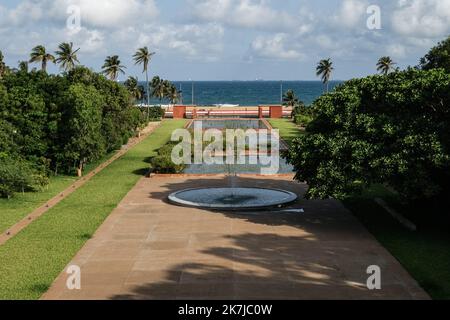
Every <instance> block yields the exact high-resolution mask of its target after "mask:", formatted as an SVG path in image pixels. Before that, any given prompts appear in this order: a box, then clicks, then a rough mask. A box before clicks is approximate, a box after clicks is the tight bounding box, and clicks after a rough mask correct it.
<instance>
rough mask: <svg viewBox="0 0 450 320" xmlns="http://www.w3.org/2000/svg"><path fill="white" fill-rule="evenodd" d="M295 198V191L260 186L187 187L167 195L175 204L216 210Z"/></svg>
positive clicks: (265, 205) (248, 207)
mask: <svg viewBox="0 0 450 320" xmlns="http://www.w3.org/2000/svg"><path fill="white" fill-rule="evenodd" d="M296 200H297V195H296V194H295V193H292V192H289V191H284V190H278V189H261V188H205V189H187V190H182V191H178V192H175V193H172V194H171V195H170V196H169V201H170V202H172V203H174V204H177V205H181V206H187V207H196V208H205V209H216V210H252V209H264V208H271V207H276V206H281V205H286V204H289V203H292V202H294V201H296Z"/></svg>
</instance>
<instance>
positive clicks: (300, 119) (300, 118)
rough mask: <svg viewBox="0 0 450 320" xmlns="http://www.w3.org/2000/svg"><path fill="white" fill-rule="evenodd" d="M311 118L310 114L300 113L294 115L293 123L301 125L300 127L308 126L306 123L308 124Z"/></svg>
mask: <svg viewBox="0 0 450 320" xmlns="http://www.w3.org/2000/svg"><path fill="white" fill-rule="evenodd" d="M312 120H313V118H312V116H309V115H302V114H301V115H296V116H295V118H294V122H295V124H297V125H299V126H302V127H306V126H308V124H310V123H311V121H312Z"/></svg>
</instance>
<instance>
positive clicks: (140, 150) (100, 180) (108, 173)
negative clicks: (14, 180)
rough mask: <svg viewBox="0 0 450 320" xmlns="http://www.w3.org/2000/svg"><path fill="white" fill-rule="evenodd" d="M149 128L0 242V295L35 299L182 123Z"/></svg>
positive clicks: (133, 183) (169, 122)
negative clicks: (137, 140)
mask: <svg viewBox="0 0 450 320" xmlns="http://www.w3.org/2000/svg"><path fill="white" fill-rule="evenodd" d="M184 124H185V121H184V120H177V121H164V122H163V123H162V124H161V126H160V127H159V128H158V129H156V130H155V132H154V133H153V134H152V135H150V136H149V137H148V138H146V139H145V140H144V141H143V142H141V143H140V144H138V145H137V146H135V147H134V148H132V149H131V150H130V151H128V153H127V154H125V155H124V156H123V157H121V158H120V159H118V160H116V161H115V162H113V163H112V164H111V165H110V166H109V167H107V168H106V169H104V170H103V171H102V172H100V173H98V175H96V176H95V177H94V178H92V179H91V180H90V181H89V182H87V183H86V184H85V185H84V186H83V187H82V188H80V189H78V190H77V191H76V192H74V193H73V194H71V195H70V196H69V197H68V198H66V199H64V200H63V201H62V202H60V203H59V204H58V205H57V206H55V207H54V208H52V209H51V210H50V211H48V212H47V213H46V214H45V215H43V216H42V217H41V218H40V219H38V220H37V221H35V222H33V223H32V224H31V225H30V226H28V227H27V228H26V229H24V230H23V231H22V232H20V233H19V234H18V235H17V236H15V237H14V238H13V239H11V240H10V241H8V242H7V243H6V244H5V245H3V246H1V247H0V261H2V263H1V264H0V299H38V298H39V297H40V296H41V295H42V294H43V293H45V292H46V291H47V290H48V288H49V287H50V285H51V284H52V282H53V281H54V279H55V278H56V277H57V276H58V275H59V273H60V272H61V271H62V270H63V269H64V267H65V266H66V265H67V263H69V262H70V260H71V259H72V258H73V256H74V255H75V254H76V253H77V252H78V251H79V249H80V248H81V247H82V246H83V245H84V244H85V242H86V241H87V240H88V239H89V238H90V237H91V236H92V235H93V234H94V232H95V231H96V230H97V229H98V227H99V226H100V225H101V224H102V222H103V221H104V220H105V219H106V217H107V216H108V215H109V214H110V213H111V211H112V210H113V209H114V208H115V207H116V206H117V205H118V203H119V202H120V201H121V200H122V199H123V197H124V196H125V195H126V194H127V193H128V192H129V190H130V189H131V188H133V187H134V185H135V184H136V183H137V181H138V180H139V179H140V178H141V177H142V172H143V171H144V170H145V169H147V168H148V166H149V165H148V163H147V162H146V161H147V160H148V157H151V156H153V155H155V151H156V150H157V149H158V148H160V147H161V146H163V145H164V144H165V143H166V142H167V141H168V140H169V139H170V135H171V133H172V131H173V130H174V129H177V128H182V127H183V126H184Z"/></svg>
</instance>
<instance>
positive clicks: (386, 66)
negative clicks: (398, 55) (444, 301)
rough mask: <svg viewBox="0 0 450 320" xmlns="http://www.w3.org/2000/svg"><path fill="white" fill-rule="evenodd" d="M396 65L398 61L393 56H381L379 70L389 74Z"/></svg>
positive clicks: (378, 64)
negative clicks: (393, 59)
mask: <svg viewBox="0 0 450 320" xmlns="http://www.w3.org/2000/svg"><path fill="white" fill-rule="evenodd" d="M394 65H396V63H395V62H394V61H392V59H391V57H381V58H380V59H379V60H378V62H377V71H378V72H380V73H381V74H384V75H387V74H388V73H390V72H391V71H392V70H393V69H394Z"/></svg>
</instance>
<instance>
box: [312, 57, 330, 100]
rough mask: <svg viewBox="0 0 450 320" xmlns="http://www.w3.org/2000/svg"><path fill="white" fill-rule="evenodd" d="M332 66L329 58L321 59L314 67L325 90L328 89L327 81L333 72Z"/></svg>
mask: <svg viewBox="0 0 450 320" xmlns="http://www.w3.org/2000/svg"><path fill="white" fill-rule="evenodd" d="M333 70H334V67H333V62H332V61H331V59H324V60H321V61H320V62H319V63H318V65H317V68H316V74H317V76H318V77H321V79H322V82H323V84H324V85H325V87H326V92H328V91H329V90H328V89H329V81H330V78H331V74H332V73H333Z"/></svg>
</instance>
